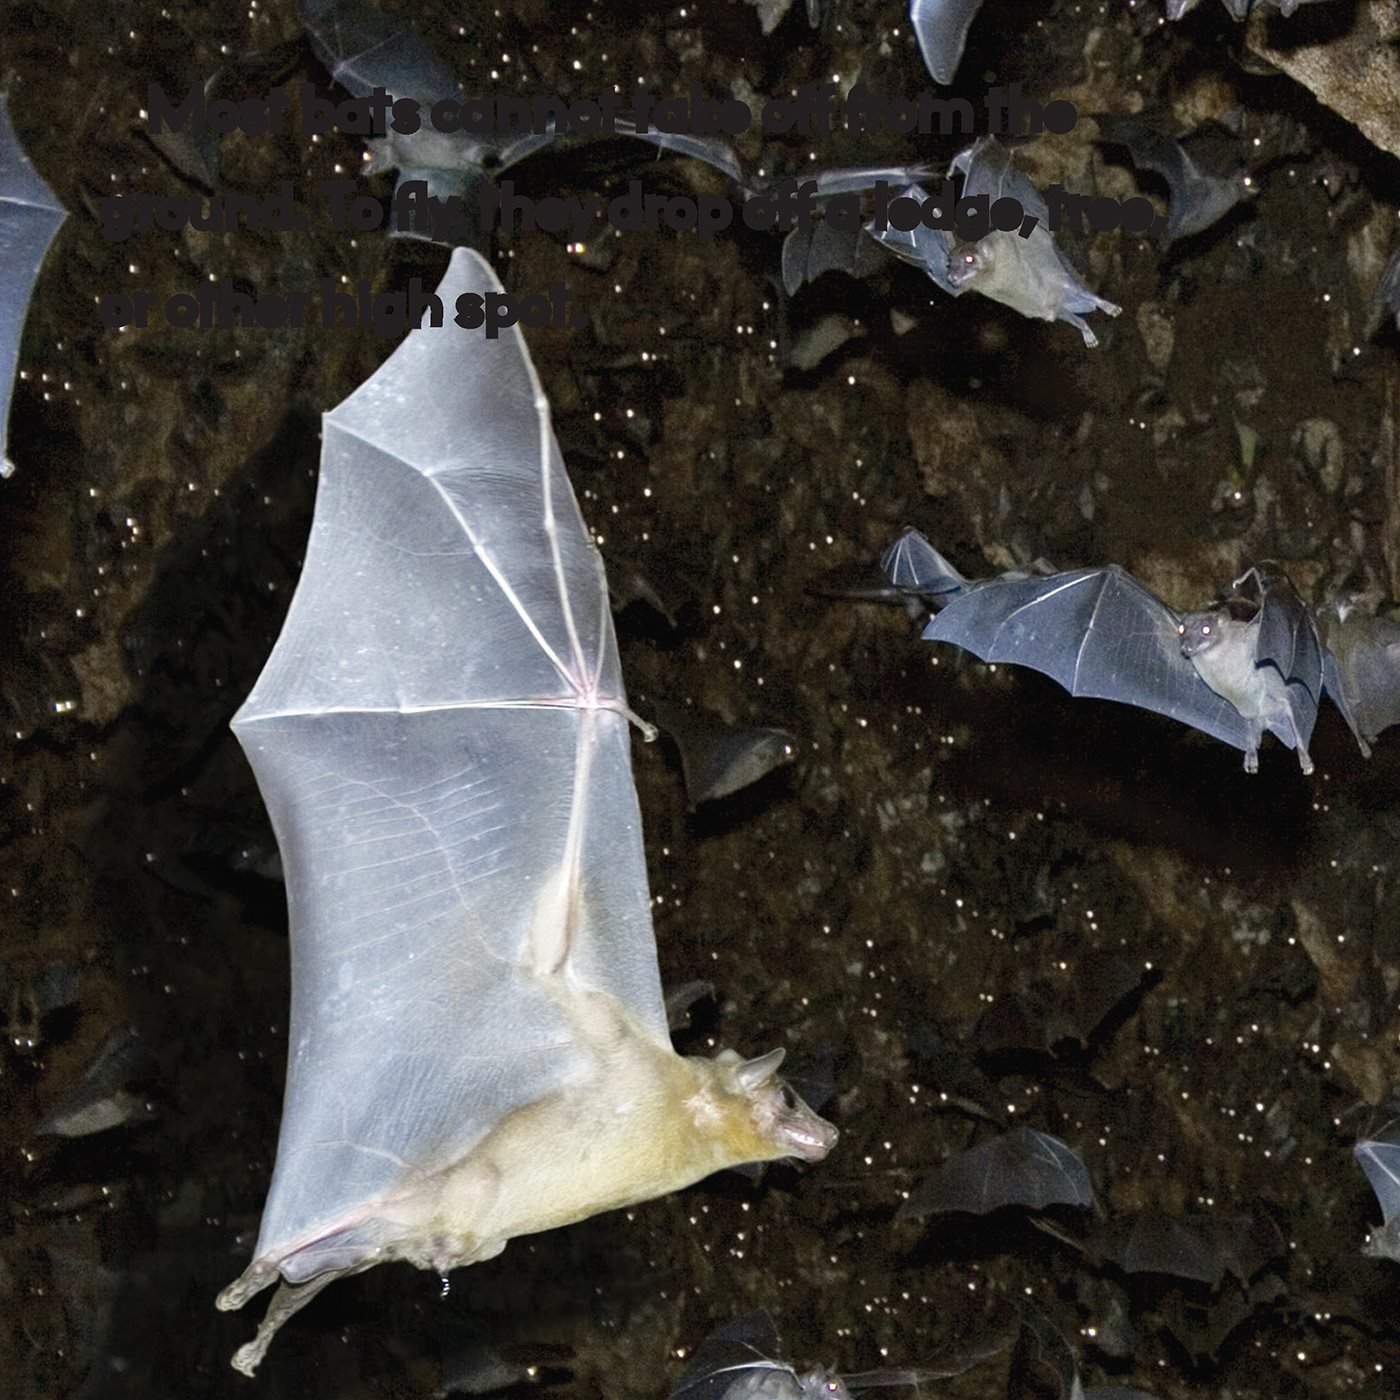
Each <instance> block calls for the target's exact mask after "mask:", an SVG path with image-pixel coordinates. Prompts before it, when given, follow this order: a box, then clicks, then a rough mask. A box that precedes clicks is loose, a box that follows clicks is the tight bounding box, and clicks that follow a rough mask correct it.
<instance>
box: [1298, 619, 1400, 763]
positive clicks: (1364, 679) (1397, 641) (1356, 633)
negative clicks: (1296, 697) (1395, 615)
mask: <svg viewBox="0 0 1400 1400" xmlns="http://www.w3.org/2000/svg"><path fill="white" fill-rule="evenodd" d="M1315 616H1316V618H1317V629H1318V632H1319V633H1320V634H1321V637H1322V643H1323V654H1322V679H1323V685H1324V687H1325V688H1326V691H1327V694H1328V695H1330V696H1331V697H1332V702H1333V704H1335V705H1336V707H1337V708H1338V709H1339V710H1340V711H1341V712H1342V718H1343V719H1345V720H1346V722H1347V725H1348V726H1349V727H1350V729H1351V732H1352V733H1353V734H1354V735H1355V736H1356V742H1357V744H1358V745H1359V746H1360V748H1361V753H1362V756H1363V757H1365V758H1370V756H1371V745H1372V744H1373V743H1375V741H1376V736H1377V735H1378V734H1379V733H1380V732H1381V730H1383V729H1388V728H1389V727H1390V726H1391V725H1392V724H1400V622H1392V621H1390V620H1389V619H1388V618H1383V617H1372V616H1371V615H1370V614H1369V613H1366V612H1363V611H1362V609H1361V607H1360V605H1359V604H1358V602H1357V601H1356V599H1355V598H1352V597H1347V596H1344V595H1343V596H1339V597H1336V598H1333V599H1331V600H1329V601H1328V602H1326V603H1320V604H1318V606H1317V609H1316V613H1315Z"/></svg>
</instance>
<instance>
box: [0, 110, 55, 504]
mask: <svg viewBox="0 0 1400 1400" xmlns="http://www.w3.org/2000/svg"><path fill="white" fill-rule="evenodd" d="M67 217H68V211H67V210H66V209H64V207H63V206H62V205H61V204H60V203H59V202H58V198H57V196H56V195H55V194H54V192H53V191H52V190H51V189H50V188H49V187H48V186H47V185H46V184H45V183H44V180H43V177H42V176H41V175H40V174H39V172H38V171H37V170H35V169H34V166H33V163H32V162H31V161H30V159H29V157H28V156H27V155H25V153H24V148H23V147H22V146H21V145H20V144H19V137H17V136H16V135H15V129H14V127H13V126H11V125H10V112H9V108H8V107H7V105H6V99H5V96H4V95H3V94H0V268H3V270H4V273H5V277H4V287H5V291H4V299H3V305H2V306H0V477H8V476H11V475H13V473H14V470H15V464H14V463H13V462H12V461H11V460H10V455H9V444H8V439H9V422H10V395H11V394H12V393H13V392H14V387H15V371H16V370H17V369H18V367H19V349H20V342H21V341H22V340H23V338H24V318H25V315H26V314H27V313H28V311H29V299H30V298H31V297H32V296H33V295H34V283H35V282H36V281H37V280H38V278H39V268H40V267H41V266H42V265H43V261H44V255H45V254H46V253H47V252H48V251H49V244H51V243H52V242H53V240H54V235H55V234H56V233H57V232H58V226H59V225H60V224H61V223H62V222H63V221H64V219H66V218H67Z"/></svg>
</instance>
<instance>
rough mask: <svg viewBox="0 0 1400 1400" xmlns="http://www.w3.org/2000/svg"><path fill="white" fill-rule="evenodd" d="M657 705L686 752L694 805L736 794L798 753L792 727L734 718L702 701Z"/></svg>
mask: <svg viewBox="0 0 1400 1400" xmlns="http://www.w3.org/2000/svg"><path fill="white" fill-rule="evenodd" d="M652 708H653V710H654V711H655V713H656V722H657V724H658V725H660V727H661V728H662V729H664V730H665V731H666V733H667V734H669V735H670V736H671V738H672V739H673V740H674V741H675V745H676V748H677V749H678V750H679V752H680V756H681V772H682V774H683V775H684V777H685V792H686V797H687V798H688V799H689V801H690V808H691V810H692V811H694V810H695V809H696V808H697V807H698V806H700V804H701V803H702V802H717V801H719V800H720V799H721V798H724V797H730V796H732V795H733V794H734V793H736V792H739V791H740V790H742V789H743V788H746V787H748V786H750V785H751V784H753V783H756V782H758V780H759V779H760V778H763V777H765V776H766V775H767V774H769V773H771V772H772V771H773V770H774V769H775V768H780V767H782V766H783V765H784V764H786V763H791V762H792V761H793V759H794V758H796V757H797V740H796V739H795V738H794V737H793V736H792V735H791V734H789V733H788V732H787V730H786V729H773V728H769V727H767V726H759V725H744V724H728V723H726V722H725V721H724V720H723V719H721V718H720V717H719V716H718V715H714V714H710V713H709V712H708V711H705V710H702V709H700V708H699V707H697V706H686V705H679V704H671V703H669V702H664V701H663V702H655V703H653V706H652Z"/></svg>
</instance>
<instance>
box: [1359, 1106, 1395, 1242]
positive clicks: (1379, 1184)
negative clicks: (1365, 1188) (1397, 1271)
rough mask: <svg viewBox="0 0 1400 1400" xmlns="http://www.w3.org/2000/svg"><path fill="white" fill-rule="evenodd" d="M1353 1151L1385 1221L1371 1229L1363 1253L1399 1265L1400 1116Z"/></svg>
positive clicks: (1362, 1140)
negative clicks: (1376, 1227) (1392, 1261)
mask: <svg viewBox="0 0 1400 1400" xmlns="http://www.w3.org/2000/svg"><path fill="white" fill-rule="evenodd" d="M1352 1151H1353V1152H1354V1153H1355V1154H1356V1160H1357V1161H1358V1162H1360V1163H1361V1170H1362V1171H1364V1172H1365V1173H1366V1180H1367V1181H1369V1182H1370V1183H1371V1190H1372V1191H1374V1192H1375V1193H1376V1200H1377V1201H1378V1202H1379V1204H1380V1208H1381V1219H1382V1220H1383V1221H1384V1224H1382V1225H1381V1226H1380V1227H1379V1228H1378V1229H1375V1230H1372V1231H1371V1237H1370V1239H1368V1240H1367V1241H1366V1243H1365V1245H1364V1246H1363V1247H1362V1251H1361V1252H1362V1253H1363V1254H1365V1255H1368V1256H1369V1257H1370V1258H1372V1259H1393V1260H1395V1262H1396V1263H1398V1264H1400V1118H1392V1119H1391V1121H1390V1122H1389V1123H1387V1124H1386V1125H1385V1127H1383V1128H1382V1129H1381V1130H1380V1132H1379V1133H1377V1134H1376V1136H1375V1137H1373V1138H1362V1139H1361V1140H1360V1141H1359V1142H1358V1143H1357V1144H1356V1146H1355V1147H1354V1148H1352Z"/></svg>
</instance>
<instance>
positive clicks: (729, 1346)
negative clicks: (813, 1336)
mask: <svg viewBox="0 0 1400 1400" xmlns="http://www.w3.org/2000/svg"><path fill="white" fill-rule="evenodd" d="M781 1350H782V1345H781V1343H780V1342H779V1340H778V1329H777V1328H776V1327H775V1326H774V1325H773V1319H772V1317H771V1316H770V1315H769V1313H768V1312H767V1310H766V1309H763V1308H760V1309H759V1310H758V1311H757V1312H752V1313H748V1314H747V1315H745V1316H744V1317H741V1318H738V1319H736V1320H735V1321H734V1322H731V1323H729V1324H728V1325H727V1326H724V1327H721V1328H720V1329H719V1331H718V1332H713V1333H711V1334H710V1336H708V1337H706V1338H705V1340H704V1341H703V1342H701V1343H700V1345H699V1346H698V1347H696V1349H695V1355H694V1356H693V1357H692V1358H691V1362H690V1365H689V1366H687V1367H686V1370H685V1374H684V1375H683V1376H682V1377H681V1378H680V1382H679V1383H678V1384H677V1386H676V1388H675V1390H673V1391H672V1392H671V1400H725V1397H727V1396H730V1395H731V1393H732V1394H733V1395H734V1396H742V1397H748V1396H760V1395H761V1396H763V1397H764V1400H769V1397H771V1400H801V1396H802V1390H801V1385H800V1383H799V1381H798V1379H797V1374H796V1372H795V1371H794V1370H793V1369H792V1367H791V1366H789V1365H788V1364H787V1363H786V1362H784V1361H779V1360H778V1359H777V1358H778V1356H779V1354H780V1353H781Z"/></svg>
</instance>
